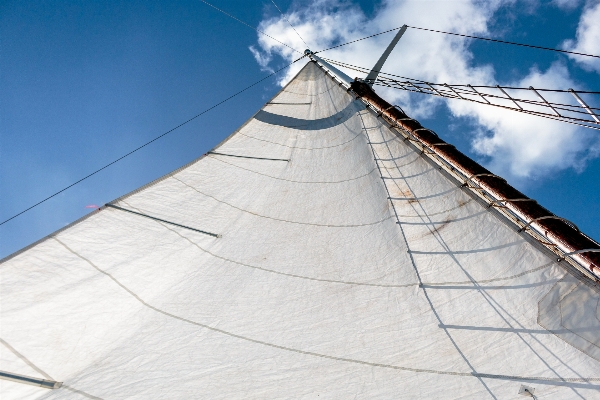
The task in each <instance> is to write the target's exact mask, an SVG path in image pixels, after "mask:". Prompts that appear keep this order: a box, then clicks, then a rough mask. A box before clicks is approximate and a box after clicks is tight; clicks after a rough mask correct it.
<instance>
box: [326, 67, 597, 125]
mask: <svg viewBox="0 0 600 400" xmlns="http://www.w3.org/2000/svg"><path fill="white" fill-rule="evenodd" d="M323 60H325V61H327V62H329V63H331V64H333V65H337V66H340V67H344V68H348V69H351V70H353V71H357V72H361V73H364V74H366V73H368V72H369V69H368V68H364V67H359V66H356V65H352V64H346V63H342V62H338V61H335V60H331V59H328V58H323ZM381 74H382V75H392V76H397V75H393V74H386V73H384V72H380V75H381ZM402 78H404V79H408V81H406V82H400V81H397V80H395V79H392V78H387V77H380V78H378V79H377V81H376V82H375V84H376V85H378V86H383V87H390V88H393V89H398V90H404V91H408V92H414V93H423V94H428V95H432V96H440V97H444V98H448V99H461V100H467V101H471V102H476V103H479V104H484V105H491V106H494V107H500V108H504V109H508V110H512V111H518V112H522V113H525V114H529V115H533V116H536V117H542V118H547V119H551V120H555V121H561V122H565V123H568V124H572V125H577V126H581V127H584V128H589V129H594V130H600V127H599V126H598V124H597V123H596V122H594V121H590V120H588V119H583V118H579V117H573V116H569V115H564V114H563V115H560V116H554V115H551V114H547V113H543V112H540V111H536V110H528V109H523V108H522V107H520V106H519V105H518V103H516V102H519V103H522V104H524V105H526V104H529V105H533V106H537V107H549V108H551V109H553V110H554V109H555V108H556V109H560V110H561V111H567V112H569V113H576V114H586V111H587V113H590V111H589V110H599V108H597V107H587V109H586V108H585V107H582V106H578V105H577V106H573V105H570V104H561V103H541V102H538V101H532V100H524V99H518V98H513V97H510V96H509V97H507V98H504V97H500V96H496V95H492V94H489V93H483V92H477V91H475V92H473V91H471V92H469V91H468V90H466V89H465V88H470V89H473V88H491V89H500V90H501V91H502V92H503V93H505V94H506V92H504V90H503V89H513V90H527V91H529V90H531V88H513V87H501V86H470V85H447V84H443V85H442V84H438V83H431V82H427V81H422V80H419V79H412V78H406V77H402ZM419 84H422V85H423V86H419ZM392 85H394V86H392ZM406 86H412V88H410V87H408V88H407V87H406ZM434 86H439V87H442V88H441V89H439V90H438V89H435V88H434ZM443 88H448V89H450V90H451V91H452V93H444V89H443ZM454 89H457V90H458V91H459V92H460V93H462V94H463V95H465V96H467V97H464V96H461V95H460V93H458V92H457V91H455V90H454ZM535 90H537V91H547V92H558V93H565V94H566V93H571V90H555V89H535ZM579 93H588V94H596V95H598V94H600V92H583V91H581V92H579ZM474 95H477V96H481V97H482V98H483V99H484V100H485V101H486V102H482V101H478V100H474V99H472V98H469V96H474ZM487 98H490V99H500V100H512V101H513V102H515V104H517V106H518V107H519V108H520V109H517V108H514V107H508V106H505V105H501V104H495V103H490V102H489V101H488V100H487ZM544 101H546V100H544ZM565 107H567V108H565ZM584 110H585V111H584ZM586 115H587V114H586ZM593 116H594V114H592V117H593ZM582 122H583V123H582Z"/></svg>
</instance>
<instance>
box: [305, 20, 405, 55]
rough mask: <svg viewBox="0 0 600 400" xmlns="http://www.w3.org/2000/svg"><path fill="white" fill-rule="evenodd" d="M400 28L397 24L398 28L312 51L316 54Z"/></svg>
mask: <svg viewBox="0 0 600 400" xmlns="http://www.w3.org/2000/svg"><path fill="white" fill-rule="evenodd" d="M400 28H402V27H401V26H399V27H398V28H394V29H389V30H387V31H383V32H379V33H376V34H374V35H371V36H366V37H364V38H360V39H356V40H353V41H351V42H346V43H342V44H338V45H337V46H333V47H328V48H326V49H323V50H319V51H315V52H314V54H317V53H322V52H324V51H327V50H331V49H335V48H336V47H342V46H345V45H347V44H351V43H356V42H360V41H361V40H365V39H370V38H372V37H375V36H379V35H383V34H384V33H388V32H393V31H397V30H398V29H400Z"/></svg>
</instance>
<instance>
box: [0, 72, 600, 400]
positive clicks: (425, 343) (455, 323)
mask: <svg viewBox="0 0 600 400" xmlns="http://www.w3.org/2000/svg"><path fill="white" fill-rule="evenodd" d="M112 204H113V205H114V207H105V208H103V209H101V210H99V211H97V212H94V213H92V214H90V215H89V216H88V217H86V218H84V219H82V220H80V221H78V222H76V223H74V224H72V225H71V226H69V227H67V228H65V229H63V230H61V231H58V232H56V233H54V234H52V235H50V236H49V237H47V238H45V239H43V240H42V241H40V242H38V243H36V244H35V245H33V246H30V247H29V248H27V249H24V250H23V251H21V252H19V253H17V254H15V255H13V256H11V257H9V258H7V259H6V260H4V262H3V263H2V264H0V276H1V285H2V286H1V291H0V298H1V304H2V310H1V312H2V314H1V332H0V338H1V339H2V342H0V349H1V350H0V351H1V357H0V358H1V365H0V370H1V371H3V372H6V373H9V374H14V375H15V376H20V375H22V376H27V377H31V378H33V379H34V380H36V379H37V380H46V381H49V382H53V381H56V382H62V385H60V387H58V386H59V384H56V386H57V388H55V389H47V388H45V387H39V386H33V385H27V384H26V383H23V381H22V380H19V379H17V380H16V381H14V380H13V381H11V380H3V379H0V385H1V386H0V387H1V391H2V392H1V393H2V398H3V399H4V398H6V399H9V398H44V399H52V398H73V399H79V398H104V399H119V398H144V399H146V398H185V399H189V398H210V399H215V398H316V397H326V398H406V399H414V398H473V399H482V398H497V399H504V398H515V397H517V396H518V393H519V392H521V393H522V394H525V395H527V394H528V392H524V390H525V389H527V390H529V391H530V392H533V394H534V395H535V396H537V397H538V398H544V396H548V397H552V398H561V399H569V398H600V395H599V393H600V392H599V389H600V321H599V319H598V318H599V317H600V310H598V298H599V296H598V293H597V288H596V287H595V286H594V285H593V284H591V283H589V282H591V281H589V279H588V278H587V277H582V276H579V275H577V274H576V273H575V272H573V271H572V270H571V269H569V266H568V265H567V264H566V263H565V262H563V263H557V262H556V256H555V255H554V254H553V253H551V252H549V251H547V250H546V249H545V248H544V247H543V246H541V245H540V244H539V243H537V242H536V241H535V240H533V239H531V237H530V236H528V235H526V234H523V233H519V232H517V230H516V229H515V228H514V226H513V225H511V224H510V222H509V221H508V220H507V219H506V218H505V217H504V216H503V215H501V214H500V213H498V212H497V211H495V209H494V208H488V207H487V206H486V205H485V204H483V203H482V202H481V201H480V200H479V199H478V198H477V197H476V196H474V195H473V194H472V193H471V192H470V191H469V190H465V189H463V188H461V185H460V182H457V181H455V180H453V179H452V177H450V176H449V175H448V174H446V173H445V172H443V171H442V170H441V169H440V168H439V166H438V165H436V164H435V163H434V162H432V161H431V160H430V159H428V158H427V157H424V156H423V155H422V154H421V153H420V152H419V151H417V150H416V149H415V148H414V147H413V146H411V144H410V143H409V142H407V141H404V140H402V139H401V138H399V137H398V135H397V134H396V133H395V132H393V131H392V130H390V129H389V128H388V126H387V125H386V124H384V123H382V120H381V119H380V118H377V115H375V114H374V113H373V112H372V111H370V110H367V109H365V106H364V103H362V102H361V101H359V100H356V99H355V98H354V97H353V96H351V95H350V94H349V93H348V92H347V91H346V90H345V89H344V88H343V87H341V86H340V85H339V84H337V83H336V82H335V81H334V80H333V79H332V78H331V77H330V76H329V75H327V74H326V73H324V71H323V70H322V69H321V68H320V67H319V66H318V65H317V64H316V63H314V62H309V63H307V64H306V66H305V67H304V69H303V70H302V71H301V72H300V73H299V74H298V75H297V76H296V77H295V78H294V79H293V80H292V81H291V82H290V83H289V84H288V85H287V86H286V87H285V88H284V89H283V90H282V91H281V92H280V93H279V94H278V95H277V96H275V98H273V99H272V100H271V101H270V102H269V103H267V104H266V105H265V106H264V107H263V108H262V109H261V110H260V111H259V112H258V113H257V114H256V115H255V116H254V117H253V118H252V119H250V120H249V121H248V122H247V123H246V124H244V125H243V126H242V127H241V128H240V129H239V130H238V131H237V132H235V133H234V134H233V135H231V136H230V137H229V138H228V139H227V140H226V141H224V142H223V143H222V144H221V145H219V146H218V147H217V148H215V149H214V150H213V152H211V153H209V154H206V155H205V156H203V157H201V158H200V159H198V160H197V161H195V162H193V163H191V164H190V165H187V166H185V167H184V168H182V169H180V170H178V171H175V172H174V173H172V174H169V175H168V176H165V177H163V178H161V179H159V180H158V181H156V182H153V183H152V184H150V185H148V186H146V187H143V188H141V189H139V190H137V191H135V192H133V193H131V194H129V195H127V196H125V197H123V198H120V199H118V200H117V201H115V202H113V203H112ZM211 234H212V235H211ZM588 281H589V282H588ZM30 383H31V382H30ZM522 385H525V386H522Z"/></svg>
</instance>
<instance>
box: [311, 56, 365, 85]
mask: <svg viewBox="0 0 600 400" xmlns="http://www.w3.org/2000/svg"><path fill="white" fill-rule="evenodd" d="M304 55H306V56H307V57H309V58H310V59H311V60H313V61H315V62H317V63H319V64H320V65H321V66H323V67H325V69H327V70H329V72H330V73H331V74H333V75H335V76H336V77H337V79H338V80H339V81H340V82H341V83H342V85H343V86H344V87H345V88H346V89H349V88H350V85H351V84H352V82H353V81H354V79H352V78H350V77H349V76H348V75H346V74H345V73H343V72H342V71H340V70H339V69H337V68H336V67H334V66H333V65H331V64H329V63H328V62H326V61H323V60H322V59H321V58H320V57H318V56H317V55H316V54H315V53H313V52H312V51H310V50H309V49H306V50H304Z"/></svg>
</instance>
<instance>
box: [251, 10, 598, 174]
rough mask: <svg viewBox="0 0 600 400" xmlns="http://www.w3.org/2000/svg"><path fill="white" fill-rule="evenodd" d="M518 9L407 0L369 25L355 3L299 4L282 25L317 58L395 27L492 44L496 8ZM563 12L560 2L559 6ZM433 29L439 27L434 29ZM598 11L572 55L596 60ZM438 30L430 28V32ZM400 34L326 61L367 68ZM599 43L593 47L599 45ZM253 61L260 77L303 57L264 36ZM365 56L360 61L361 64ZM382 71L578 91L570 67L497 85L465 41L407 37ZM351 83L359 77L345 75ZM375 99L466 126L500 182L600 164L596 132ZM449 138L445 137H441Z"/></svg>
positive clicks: (585, 22)
mask: <svg viewBox="0 0 600 400" xmlns="http://www.w3.org/2000/svg"><path fill="white" fill-rule="evenodd" d="M508 3H512V4H516V3H517V0H512V1H503V2H501V1H500V0H490V1H486V2H481V1H477V0H464V1H460V2H459V1H438V2H424V1H408V0H384V1H383V2H382V3H381V4H380V5H379V7H378V9H376V10H375V12H374V15H373V16H372V17H371V18H368V17H367V16H366V15H365V14H364V13H363V11H362V10H361V9H360V8H359V7H358V6H357V5H354V4H353V3H351V2H347V1H343V0H313V1H312V2H311V3H309V4H308V5H302V6H300V5H294V6H293V7H292V9H291V10H289V11H288V12H287V13H286V18H287V19H288V20H289V21H290V22H291V24H292V25H294V27H295V29H296V30H297V31H298V33H299V34H300V36H302V39H304V41H306V43H308V45H309V46H311V50H313V51H318V50H321V49H324V48H328V47H331V46H334V45H336V44H339V43H345V42H348V41H350V40H354V39H356V38H360V37H364V36H368V35H372V34H374V33H378V32H381V31H385V30H388V29H392V28H396V27H398V26H400V25H402V23H404V22H407V23H408V24H409V25H413V26H419V27H424V28H431V29H437V30H443V31H450V32H460V33H463V34H468V35H479V36H489V32H488V26H489V25H490V21H491V20H492V18H493V16H494V13H495V12H497V11H498V9H499V8H500V6H502V5H504V6H505V5H507V4H508ZM559 3H560V2H559ZM432 21H435V22H432ZM594 21H600V3H599V4H598V5H597V6H595V7H591V6H588V7H587V8H585V11H584V13H583V14H582V16H581V21H580V23H579V28H578V30H577V39H576V40H572V41H569V42H566V43H565V44H564V46H565V47H568V48H569V49H578V50H574V51H581V52H591V53H592V54H594V53H596V54H598V53H600V50H598V49H599V48H600V47H599V46H600V41H598V40H597V38H598V37H600V24H597V23H594ZM432 24H434V25H432ZM259 29H261V30H263V31H264V32H266V33H267V34H269V35H271V36H273V37H276V38H277V39H278V40H281V41H282V42H285V43H287V44H289V45H290V46H291V47H294V48H296V49H298V50H304V48H305V47H306V45H305V44H304V43H303V40H302V39H300V37H299V36H298V35H297V34H296V32H294V30H293V29H292V28H291V27H290V25H289V24H288V22H287V21H286V20H285V19H284V18H282V17H281V16H280V15H276V16H274V17H270V18H265V19H264V20H263V21H262V22H261V24H260V26H259ZM393 35H394V33H390V34H386V35H381V36H377V37H375V38H373V39H369V40H365V41H361V42H357V43H355V44H353V45H349V46H344V47H340V48H337V49H332V50H329V51H327V52H324V53H322V54H321V56H322V57H327V58H331V59H333V60H336V61H340V62H345V63H348V64H353V65H359V66H362V67H366V68H370V67H372V66H373V65H374V64H375V62H376V61H377V59H378V58H379V56H380V55H381V53H382V51H383V50H384V49H385V47H386V46H387V45H388V43H389V41H390V40H391V39H392V37H393ZM594 37H595V38H596V39H594ZM251 51H252V52H253V54H254V56H255V58H256V60H257V62H258V63H259V65H261V67H262V68H264V69H269V68H270V67H269V65H270V64H272V63H273V62H274V60H275V57H282V58H283V59H285V60H286V61H292V60H294V59H296V58H297V57H298V56H299V55H298V53H295V52H294V51H293V50H291V49H289V48H287V47H285V46H282V45H281V44H279V43H277V42H275V41H273V40H271V39H269V38H267V37H265V36H262V35H260V36H259V37H258V48H255V47H252V48H251ZM357 55H360V56H357ZM576 61H577V62H580V63H583V64H582V65H583V66H585V67H586V68H589V69H596V68H598V69H597V71H598V72H600V64H597V65H596V64H595V63H593V62H589V61H587V60H586V61H580V59H579V58H577V59H576ZM298 64H299V65H294V66H293V68H291V69H290V70H288V72H287V74H286V75H285V76H283V77H282V78H281V80H280V82H279V83H280V84H282V85H283V84H285V83H286V82H287V81H289V79H291V78H292V77H293V76H294V75H295V74H296V73H297V72H298V70H299V69H300V68H301V67H302V65H303V64H302V63H298ZM384 71H385V72H392V73H397V74H399V75H403V76H408V77H411V78H416V79H422V80H425V81H429V82H437V83H444V82H447V83H463V84H466V83H470V84H472V85H495V84H497V83H500V84H503V85H509V86H519V87H528V86H529V85H532V86H534V87H538V88H561V89H568V88H570V87H577V85H576V83H575V82H573V80H572V79H571V78H570V76H569V72H568V69H567V68H566V67H565V65H564V64H561V63H558V62H557V63H555V64H553V65H552V66H551V67H549V68H548V69H547V70H545V71H540V70H538V69H536V68H533V69H531V70H530V71H528V73H527V74H526V76H525V77H524V78H522V79H520V80H518V81H516V82H497V80H496V78H495V72H494V68H493V66H491V65H480V64H477V63H476V60H474V58H473V54H472V52H471V51H470V49H469V42H468V41H466V40H464V39H462V38H460V37H455V36H449V35H440V34H435V33H428V32H422V31H415V30H412V29H409V30H408V31H407V32H406V33H405V35H404V36H403V37H402V40H401V41H400V42H399V44H398V45H397V47H396V49H395V50H394V52H393V53H392V54H391V56H390V57H389V58H388V60H387V62H386V64H385V66H384ZM345 72H347V73H348V74H349V75H350V76H352V77H355V76H361V77H364V76H363V75H362V74H359V73H357V72H354V71H348V70H346V71H345ZM377 91H378V93H380V94H381V95H382V96H383V97H384V98H386V99H387V100H389V101H390V102H393V103H395V104H400V105H401V106H402V107H403V108H404V109H405V110H406V111H407V113H408V114H409V115H411V116H413V117H415V118H431V117H433V116H434V115H435V114H436V113H437V112H438V111H439V109H440V107H441V106H443V105H444V103H445V105H446V106H447V107H448V109H449V110H450V112H451V114H452V116H453V117H455V118H456V119H457V120H458V121H459V122H460V121H462V122H466V123H464V124H461V125H460V126H462V127H464V134H465V135H466V136H467V137H469V138H470V141H471V145H472V150H473V151H474V153H475V154H476V155H479V157H480V158H481V159H482V160H483V161H484V163H485V164H486V165H487V166H488V167H490V168H491V169H492V170H493V171H494V172H495V173H498V174H502V175H505V176H507V177H511V178H513V179H520V180H527V179H530V178H538V177H542V176H546V175H548V174H551V173H553V172H556V171H560V170H564V169H568V168H574V169H576V170H581V169H582V168H584V166H585V163H586V161H587V160H588V159H590V158H592V157H597V156H598V151H597V150H598V148H599V147H600V146H599V145H598V141H597V139H595V138H596V137H597V136H598V135H593V133H596V132H595V131H591V130H589V129H585V128H579V127H577V126H574V125H569V124H566V123H561V122H556V121H552V120H547V119H544V118H539V117H533V116H529V115H524V114H520V113H516V112H513V111H509V110H503V109H499V108H496V107H489V106H483V105H478V104H475V103H471V102H466V101H460V100H445V99H441V98H436V97H433V96H424V95H410V94H408V93H406V92H403V91H399V90H394V89H386V88H382V87H377ZM438 133H440V134H441V135H442V137H443V135H444V132H438Z"/></svg>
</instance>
